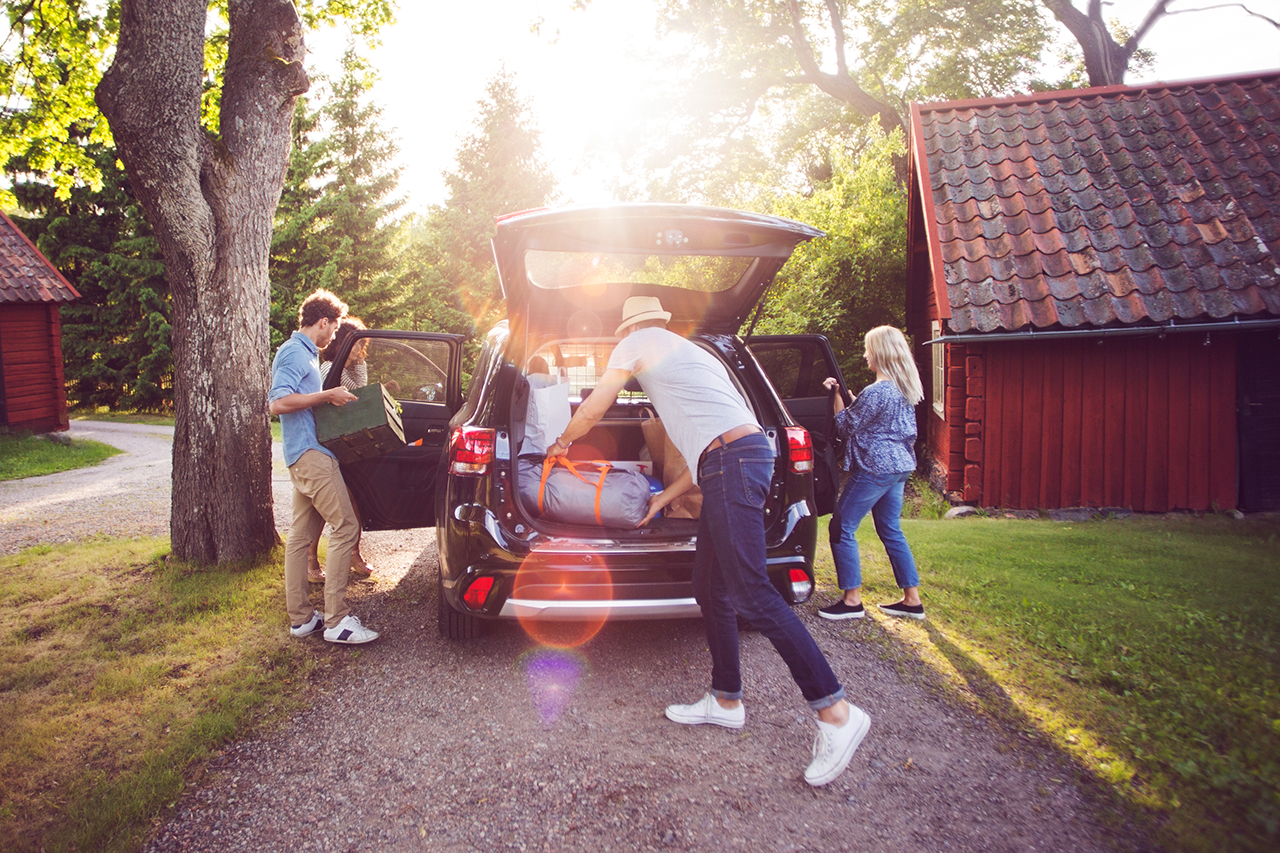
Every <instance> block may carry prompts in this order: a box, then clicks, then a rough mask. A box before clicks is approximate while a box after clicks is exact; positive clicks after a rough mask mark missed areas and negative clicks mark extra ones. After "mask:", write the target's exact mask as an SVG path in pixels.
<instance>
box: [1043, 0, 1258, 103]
mask: <svg viewBox="0 0 1280 853" xmlns="http://www.w3.org/2000/svg"><path fill="white" fill-rule="evenodd" d="M1040 2H1042V3H1043V4H1044V6H1045V8H1046V9H1048V10H1049V11H1050V12H1052V13H1053V16H1054V17H1055V18H1057V19H1058V20H1059V21H1060V22H1061V23H1062V25H1063V26H1064V27H1066V28H1067V31H1068V32H1070V33H1071V36H1072V38H1074V39H1075V41H1076V44H1077V45H1078V46H1079V48H1080V55H1081V57H1082V59H1083V60H1084V69H1085V75H1086V77H1087V79H1088V82H1089V85H1090V86H1119V85H1121V84H1123V83H1124V78H1125V74H1127V73H1128V72H1129V69H1130V67H1131V66H1132V65H1133V62H1134V60H1135V58H1137V57H1140V56H1142V54H1143V51H1142V47H1141V45H1142V42H1143V40H1144V39H1146V37H1147V36H1148V35H1149V34H1150V33H1151V29H1152V28H1153V27H1154V26H1155V25H1156V24H1157V23H1158V22H1159V21H1160V20H1161V19H1162V18H1165V17H1167V16H1169V15H1181V14H1191V13H1198V12H1209V11H1213V10H1215V9H1224V8H1239V9H1242V10H1244V11H1245V12H1246V13H1248V14H1249V15H1252V16H1254V17H1255V18H1258V19H1259V20H1261V21H1264V22H1266V23H1268V24H1271V26H1273V27H1276V28H1277V29H1280V21H1277V20H1276V19H1275V18H1274V17H1272V16H1269V15H1266V14H1263V13H1262V12H1258V11H1256V10H1255V9H1251V8H1250V7H1249V6H1246V5H1245V4H1243V3H1219V4H1214V5H1209V6H1204V5H1200V4H1197V5H1196V6H1194V7H1190V8H1176V9H1175V8H1173V7H1174V5H1175V4H1176V3H1177V2H1178V0H1153V2H1152V3H1151V6H1150V8H1148V9H1147V11H1146V12H1145V13H1144V14H1143V16H1142V19H1141V20H1140V21H1138V23H1137V25H1136V26H1134V27H1133V28H1132V29H1130V28H1128V27H1127V26H1125V25H1123V24H1119V23H1117V22H1116V21H1114V20H1110V19H1107V18H1106V17H1104V16H1105V15H1107V14H1110V13H1111V12H1110V10H1108V9H1107V7H1109V6H1111V4H1110V3H1107V2H1104V0H1082V2H1081V3H1080V4H1079V5H1077V3H1076V2H1075V0H1040Z"/></svg>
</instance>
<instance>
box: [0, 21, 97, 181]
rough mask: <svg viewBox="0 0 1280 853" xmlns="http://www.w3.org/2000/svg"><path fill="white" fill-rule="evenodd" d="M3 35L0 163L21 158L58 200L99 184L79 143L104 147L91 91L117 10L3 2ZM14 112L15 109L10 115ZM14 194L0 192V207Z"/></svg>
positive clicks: (0, 47)
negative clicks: (45, 178) (45, 179)
mask: <svg viewBox="0 0 1280 853" xmlns="http://www.w3.org/2000/svg"><path fill="white" fill-rule="evenodd" d="M3 6H4V10H5V14H6V17H7V18H8V21H7V23H8V25H9V33H8V37H7V38H6V39H5V40H4V42H3V43H0V93H3V95H4V96H5V97H4V102H5V104H6V109H4V110H0V163H7V162H8V161H9V160H10V159H11V158H13V157H22V158H23V160H24V161H25V162H26V164H27V165H28V167H29V168H30V169H32V170H33V171H35V172H38V173H40V174H44V175H48V176H49V178H50V182H51V183H52V185H53V187H54V192H55V194H56V195H57V197H58V198H59V199H63V200H65V199H66V198H67V197H68V196H69V195H70V193H71V189H72V187H74V186H77V185H83V184H86V183H87V184H88V185H90V186H92V187H94V188H97V187H100V186H101V185H102V176H101V174H100V172H99V163H98V160H97V159H96V158H95V157H94V156H93V153H92V149H91V148H90V147H88V145H87V144H86V143H90V144H92V143H96V145H97V146H102V145H106V144H110V141H111V136H110V133H109V131H108V130H107V123H106V122H105V121H104V120H103V119H102V117H101V116H100V115H99V114H98V109H97V107H96V106H95V104H94V102H93V90H94V87H95V86H97V85H98V80H99V79H101V77H102V69H103V67H104V66H105V62H106V59H107V57H108V56H109V54H110V52H111V49H112V47H113V46H114V44H115V37H116V31H117V28H118V16H119V6H118V3H117V2H115V0H113V1H112V2H109V3H107V4H106V8H105V10H103V9H102V8H101V7H100V6H99V5H98V4H92V5H88V4H85V3H80V2H73V0H9V2H5V3H4V4H3ZM11 107H16V108H11ZM14 203H15V200H14V197H13V195H12V194H11V193H10V192H9V191H8V190H7V189H5V188H0V204H3V205H5V206H11V205H13V204H14Z"/></svg>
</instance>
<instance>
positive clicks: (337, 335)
mask: <svg viewBox="0 0 1280 853" xmlns="http://www.w3.org/2000/svg"><path fill="white" fill-rule="evenodd" d="M366 328H368V327H367V326H365V324H364V320H361V319H360V318H359V317H353V316H351V315H350V314H348V315H347V316H345V317H343V318H342V323H340V324H339V325H338V331H336V332H334V334H333V340H331V341H330V342H329V345H328V346H327V347H325V348H324V349H323V350H321V351H320V360H321V361H333V359H334V358H335V357H336V356H337V355H338V350H339V349H340V348H341V347H342V344H343V342H344V341H346V339H347V338H349V337H351V335H352V334H353V333H354V332H355V331H356V329H366Z"/></svg>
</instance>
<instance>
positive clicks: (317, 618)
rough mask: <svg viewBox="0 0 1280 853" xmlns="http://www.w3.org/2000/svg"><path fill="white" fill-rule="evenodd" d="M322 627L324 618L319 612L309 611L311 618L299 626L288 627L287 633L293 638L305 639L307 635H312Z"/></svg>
mask: <svg viewBox="0 0 1280 853" xmlns="http://www.w3.org/2000/svg"><path fill="white" fill-rule="evenodd" d="M323 627H324V617H323V616H321V615H320V611H319V610H312V611H311V618H310V619H308V620H307V621H306V622H303V623H302V624H301V625H290V626H289V633H290V634H292V635H293V636H295V637H305V636H307V635H308V634H314V633H315V632H316V631H319V630H320V629H321V628H323Z"/></svg>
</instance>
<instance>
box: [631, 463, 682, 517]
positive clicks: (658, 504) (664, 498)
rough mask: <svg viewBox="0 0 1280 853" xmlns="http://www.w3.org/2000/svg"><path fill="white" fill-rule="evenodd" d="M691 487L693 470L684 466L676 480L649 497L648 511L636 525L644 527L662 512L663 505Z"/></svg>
mask: <svg viewBox="0 0 1280 853" xmlns="http://www.w3.org/2000/svg"><path fill="white" fill-rule="evenodd" d="M692 488H693V472H692V471H690V470H689V469H688V468H687V467H686V468H685V469H684V471H682V472H681V473H680V476H679V477H676V480H675V482H674V483H672V484H671V485H670V486H667V487H666V488H665V489H663V490H662V491H660V492H658V494H656V495H654V496H653V497H651V498H649V511H648V512H647V513H645V516H644V518H642V519H640V523H639V524H637V525H636V527H644V526H645V525H646V524H648V523H649V522H650V521H652V520H653V519H654V518H656V517H657V515H658V513H660V512H662V508H663V507H664V506H666V505H667V504H669V503H671V502H672V501H673V500H675V499H676V498H678V497H680V496H681V495H683V494H684V493H685V492H687V491H689V490H690V489H692Z"/></svg>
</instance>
